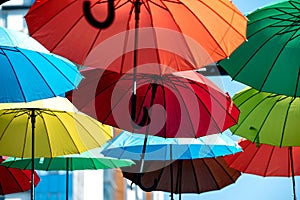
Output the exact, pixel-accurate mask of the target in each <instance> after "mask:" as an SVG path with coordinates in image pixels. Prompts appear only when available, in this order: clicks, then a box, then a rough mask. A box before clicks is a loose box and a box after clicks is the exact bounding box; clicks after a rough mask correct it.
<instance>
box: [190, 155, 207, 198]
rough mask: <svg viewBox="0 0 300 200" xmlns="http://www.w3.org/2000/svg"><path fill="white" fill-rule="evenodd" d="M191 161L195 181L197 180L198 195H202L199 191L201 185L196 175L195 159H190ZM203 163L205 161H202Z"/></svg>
mask: <svg viewBox="0 0 300 200" xmlns="http://www.w3.org/2000/svg"><path fill="white" fill-rule="evenodd" d="M189 161H190V162H191V165H192V169H193V174H194V175H195V176H194V180H195V183H196V187H197V193H198V194H200V189H199V187H200V185H199V182H198V179H197V175H196V174H197V172H196V169H195V165H194V163H193V159H190V160H189ZM202 161H203V162H204V160H202Z"/></svg>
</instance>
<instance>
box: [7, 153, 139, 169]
mask: <svg viewBox="0 0 300 200" xmlns="http://www.w3.org/2000/svg"><path fill="white" fill-rule="evenodd" d="M99 152H100V149H98V148H97V151H95V150H93V151H86V152H83V153H81V154H71V155H66V156H57V157H54V158H35V159H34V162H35V165H34V166H35V169H37V170H45V171H52V170H71V171H73V170H88V169H90V170H91V169H95V170H96V169H112V168H118V167H128V166H131V165H133V164H134V162H133V161H131V160H128V159H116V158H109V157H104V156H103V155H102V156H101V155H100V154H99ZM2 165H4V166H7V167H11V168H19V169H31V159H28V158H23V159H22V158H14V157H8V158H7V159H6V161H5V162H3V163H2Z"/></svg>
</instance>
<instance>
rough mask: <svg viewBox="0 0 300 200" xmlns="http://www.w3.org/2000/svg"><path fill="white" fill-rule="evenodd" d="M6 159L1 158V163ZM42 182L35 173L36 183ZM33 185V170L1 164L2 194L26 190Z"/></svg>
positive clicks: (0, 189)
mask: <svg viewBox="0 0 300 200" xmlns="http://www.w3.org/2000/svg"><path fill="white" fill-rule="evenodd" d="M3 161H4V159H2V158H0V163H2V162H3ZM39 182H40V178H39V176H38V175H37V174H36V173H35V177H34V185H35V186H36V185H37V184H38V183H39ZM30 187H31V170H21V169H14V168H8V167H5V166H1V165H0V195H6V194H11V193H18V192H25V191H27V190H30Z"/></svg>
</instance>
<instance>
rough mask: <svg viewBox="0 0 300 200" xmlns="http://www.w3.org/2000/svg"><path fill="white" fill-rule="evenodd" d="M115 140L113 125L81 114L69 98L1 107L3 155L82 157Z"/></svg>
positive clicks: (1, 148) (1, 144)
mask: <svg viewBox="0 0 300 200" xmlns="http://www.w3.org/2000/svg"><path fill="white" fill-rule="evenodd" d="M32 136H34V137H32ZM111 138H112V128H111V127H110V126H107V125H103V124H102V123H100V122H98V121H97V120H95V119H93V118H91V117H89V116H88V115H86V114H84V113H81V112H79V111H78V110H77V109H76V108H75V107H74V106H73V104H72V103H71V102H70V101H69V100H67V99H66V98H62V97H55V98H51V99H45V100H38V101H33V102H29V103H4V104H0V155H5V156H14V157H19V158H29V157H31V158H32V160H33V159H34V158H35V157H48V158H52V157H55V156H60V155H67V154H75V153H77V154H79V153H82V152H85V151H87V150H89V149H92V148H96V147H100V146H101V145H102V144H104V143H105V142H106V141H108V140H109V139H111ZM32 170H34V164H33V165H32ZM33 189H34V188H32V192H31V196H32V198H31V199H34V193H33Z"/></svg>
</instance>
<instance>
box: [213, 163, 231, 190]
mask: <svg viewBox="0 0 300 200" xmlns="http://www.w3.org/2000/svg"><path fill="white" fill-rule="evenodd" d="M219 158H222V159H223V157H219ZM215 161H216V163H217V164H218V165H219V166H220V167H221V168H222V169H223V171H224V172H225V174H226V175H227V176H228V177H229V178H230V180H231V181H232V182H233V183H234V182H235V180H234V179H233V178H232V176H231V175H230V174H229V172H228V171H227V170H226V168H224V166H223V165H222V164H221V163H220V162H219V161H218V159H217V158H216V159H215ZM225 163H226V162H225ZM219 189H220V188H219Z"/></svg>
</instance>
